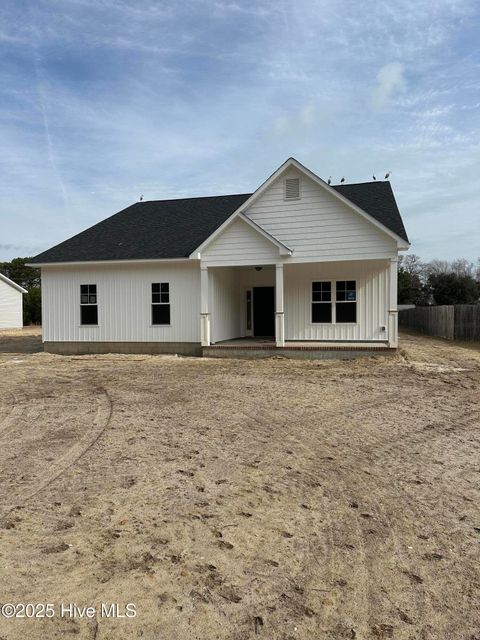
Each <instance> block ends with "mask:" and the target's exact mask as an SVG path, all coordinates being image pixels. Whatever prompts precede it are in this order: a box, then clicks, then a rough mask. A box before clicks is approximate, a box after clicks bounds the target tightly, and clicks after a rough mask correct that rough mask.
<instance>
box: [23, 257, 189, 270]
mask: <svg viewBox="0 0 480 640" xmlns="http://www.w3.org/2000/svg"><path fill="white" fill-rule="evenodd" d="M189 261H190V258H150V259H144V260H142V259H139V260H84V261H79V262H39V263H37V264H35V263H31V262H29V263H27V264H26V265H25V266H26V267H35V268H42V269H44V268H45V267H79V266H82V267H83V266H87V267H89V266H95V267H97V266H99V265H100V266H102V265H104V264H106V265H110V264H111V265H117V264H151V263H155V262H189Z"/></svg>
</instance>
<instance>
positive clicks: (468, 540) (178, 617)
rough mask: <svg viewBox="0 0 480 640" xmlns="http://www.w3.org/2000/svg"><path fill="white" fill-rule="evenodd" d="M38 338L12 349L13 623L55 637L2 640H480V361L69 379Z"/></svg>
mask: <svg viewBox="0 0 480 640" xmlns="http://www.w3.org/2000/svg"><path fill="white" fill-rule="evenodd" d="M37 333H38V332H37ZM23 335H24V339H25V341H28V340H30V341H31V345H30V348H29V349H27V348H24V349H22V348H20V346H21V345H20V343H19V342H18V341H15V338H16V336H15V335H11V336H8V335H7V333H6V332H3V333H0V351H2V350H3V353H0V603H18V602H29V603H37V602H40V603H42V602H43V603H54V604H55V607H56V616H55V617H54V618H53V619H36V620H28V619H12V620H6V619H5V618H2V617H0V638H2V639H4V640H29V639H33V638H35V639H37V638H38V639H42V640H43V639H48V640H53V639H56V638H70V637H72V638H74V637H77V638H82V639H83V638H85V639H92V640H94V639H97V640H104V639H107V638H108V639H112V640H122V639H124V638H137V637H138V638H140V637H141V638H144V639H147V640H154V639H155V640H157V639H162V640H163V639H165V640H177V639H178V640H193V639H201V640H203V639H208V640H211V639H215V638H217V639H221V640H223V639H227V638H228V639H233V640H240V639H246V638H254V637H255V638H257V637H258V638H259V639H261V638H264V639H268V640H272V639H273V640H276V639H281V640H293V639H299V640H306V639H322V640H323V639H327V640H329V639H332V640H337V639H343V638H357V639H368V638H373V639H376V638H398V639H407V638H408V639H412V640H413V639H421V640H427V639H432V638H438V639H441V640H450V639H451V640H474V639H478V638H479V637H480V609H479V602H480V600H479V583H480V579H479V547H478V543H479V537H480V516H479V510H478V509H479V503H480V495H479V459H480V457H479V449H480V447H479V422H480V393H479V384H480V351H479V350H478V349H476V348H474V347H471V348H469V347H465V346H459V345H454V344H448V343H446V342H443V341H441V340H435V339H431V338H423V337H418V336H413V335H410V336H404V338H403V340H402V349H401V352H400V353H399V355H398V356H393V357H387V356H385V357H375V358H363V359H359V360H356V361H351V362H340V361H323V362H322V361H291V360H283V359H270V360H265V361H240V360H213V359H193V358H176V357H170V356H167V357H159V356H157V357H155V356H138V355H137V356H120V355H118V356H115V355H113V356H105V355H103V356H79V357H62V356H54V355H48V354H44V353H30V354H29V353H25V351H28V350H35V348H36V347H35V341H34V338H35V330H33V332H30V333H29V332H28V331H27V332H26V333H24V334H23ZM17 337H18V336H17ZM11 339H14V343H15V344H16V349H17V350H18V351H19V352H20V353H18V354H15V353H7V351H8V349H9V348H13V347H12V343H11V341H10V340H11ZM37 340H38V338H37ZM61 602H63V603H77V605H78V606H86V605H92V606H96V607H100V603H109V602H118V603H120V605H122V607H123V605H124V604H125V603H135V604H136V607H137V612H138V613H137V617H136V618H134V619H117V620H112V619H104V618H101V616H100V615H98V616H97V617H96V618H95V619H93V620H85V619H78V618H77V619H69V618H61V617H59V616H58V608H59V605H60V603H61Z"/></svg>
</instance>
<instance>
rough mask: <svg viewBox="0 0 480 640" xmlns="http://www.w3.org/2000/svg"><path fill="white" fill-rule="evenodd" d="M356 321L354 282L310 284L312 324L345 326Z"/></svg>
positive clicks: (355, 287)
mask: <svg viewBox="0 0 480 640" xmlns="http://www.w3.org/2000/svg"><path fill="white" fill-rule="evenodd" d="M334 292H335V297H333V293H334ZM356 321H357V283H356V282H355V280H337V281H330V280H325V281H322V282H312V323H316V324H321V323H327V324H347V323H355V322H356Z"/></svg>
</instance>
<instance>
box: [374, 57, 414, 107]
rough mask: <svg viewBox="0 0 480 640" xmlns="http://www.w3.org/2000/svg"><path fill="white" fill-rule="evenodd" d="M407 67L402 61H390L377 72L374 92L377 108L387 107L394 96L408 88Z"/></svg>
mask: <svg viewBox="0 0 480 640" xmlns="http://www.w3.org/2000/svg"><path fill="white" fill-rule="evenodd" d="M404 74H405V67H404V65H403V64H401V63H400V62H390V63H389V64H386V65H384V66H383V67H382V68H381V69H380V71H379V72H378V73H377V86H376V87H375V88H374V90H373V92H372V103H373V106H374V107H375V108H376V109H383V108H385V107H387V106H388V105H389V104H390V103H391V101H392V100H393V98H394V97H395V96H396V95H398V94H399V93H403V92H404V91H405V90H406V88H407V83H406V81H405V77H404Z"/></svg>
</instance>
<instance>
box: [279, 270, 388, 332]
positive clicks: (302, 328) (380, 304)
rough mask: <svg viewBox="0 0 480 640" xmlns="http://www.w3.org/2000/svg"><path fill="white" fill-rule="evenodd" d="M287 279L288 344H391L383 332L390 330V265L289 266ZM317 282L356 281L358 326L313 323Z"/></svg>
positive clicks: (286, 322)
mask: <svg viewBox="0 0 480 640" xmlns="http://www.w3.org/2000/svg"><path fill="white" fill-rule="evenodd" d="M284 278H285V338H286V340H334V341H335V340H359V341H363V340H380V341H385V340H387V338H388V331H382V330H381V326H388V324H387V323H388V302H387V301H388V262H387V261H383V260H378V261H375V260H372V261H361V262H355V261H354V262H344V263H338V262H330V263H329V262H324V263H318V264H314V263H313V264H295V265H288V266H286V267H285V269H284ZM315 280H356V282H357V322H356V323H355V324H313V323H312V321H311V291H312V282H313V281H315ZM333 296H334V294H333Z"/></svg>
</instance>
